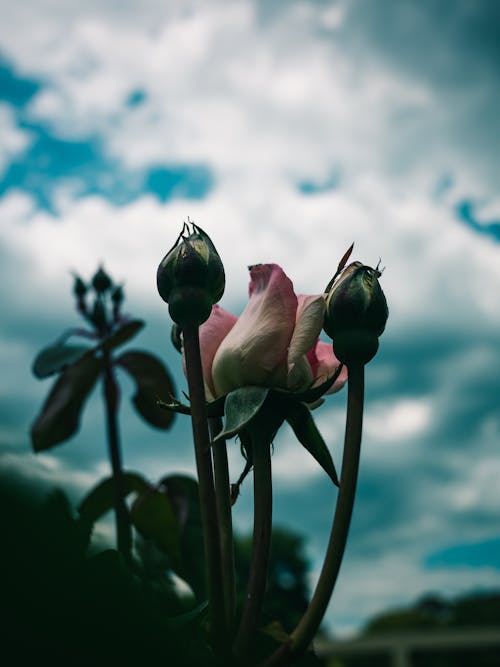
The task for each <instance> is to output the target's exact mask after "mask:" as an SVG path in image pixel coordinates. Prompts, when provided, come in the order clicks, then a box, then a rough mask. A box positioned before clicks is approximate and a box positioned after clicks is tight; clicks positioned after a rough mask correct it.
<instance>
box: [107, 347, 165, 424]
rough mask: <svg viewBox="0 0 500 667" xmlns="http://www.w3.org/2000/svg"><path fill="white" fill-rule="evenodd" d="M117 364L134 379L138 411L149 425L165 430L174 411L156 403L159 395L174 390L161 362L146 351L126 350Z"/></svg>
mask: <svg viewBox="0 0 500 667" xmlns="http://www.w3.org/2000/svg"><path fill="white" fill-rule="evenodd" d="M116 363H117V364H118V365H119V366H121V367H122V368H123V369H124V370H126V371H127V373H129V374H130V375H131V376H132V378H133V379H134V381H135V384H136V393H135V394H134V397H133V399H132V401H133V403H134V405H135V408H136V410H137V412H138V413H139V414H140V415H141V417H142V418H143V419H145V420H146V421H147V422H148V424H151V426H156V428H161V429H167V428H168V427H169V426H170V425H171V423H172V420H173V418H174V413H173V412H171V411H168V410H163V409H162V408H161V407H160V406H159V405H158V399H159V397H167V396H171V395H172V394H173V393H174V386H173V380H172V378H171V377H170V374H169V373H168V371H167V369H166V368H165V366H164V365H163V363H162V362H161V361H160V360H159V359H157V358H156V357H154V356H153V355H151V354H149V353H147V352H139V351H136V350H134V351H131V352H125V353H124V354H122V355H121V356H120V357H118V359H117V360H116Z"/></svg>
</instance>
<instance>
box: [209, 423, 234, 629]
mask: <svg viewBox="0 0 500 667" xmlns="http://www.w3.org/2000/svg"><path fill="white" fill-rule="evenodd" d="M209 426H210V432H211V434H212V439H213V438H215V436H216V435H217V434H218V433H220V432H221V431H222V419H221V418H220V417H212V418H211V419H210V420H209ZM212 456H213V459H214V473H215V499H216V503H217V516H218V519H219V531H220V552H221V566H222V586H223V591H224V607H225V611H226V626H227V629H228V631H229V633H230V634H231V635H232V632H233V629H234V617H235V611H236V588H235V568H234V543H233V523H232V516H231V486H230V482H229V466H228V462H227V447H226V441H225V440H219V441H217V442H216V443H215V444H214V445H213V446H212Z"/></svg>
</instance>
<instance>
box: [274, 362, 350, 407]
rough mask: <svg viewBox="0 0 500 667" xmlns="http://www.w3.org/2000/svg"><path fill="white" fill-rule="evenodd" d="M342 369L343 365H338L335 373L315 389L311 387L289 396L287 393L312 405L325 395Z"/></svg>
mask: <svg viewBox="0 0 500 667" xmlns="http://www.w3.org/2000/svg"><path fill="white" fill-rule="evenodd" d="M343 367H344V364H339V365H338V366H337V368H336V369H335V373H334V374H333V375H332V377H331V378H328V380H326V382H323V383H322V384H320V385H318V386H317V387H311V388H310V389H306V390H305V391H301V392H298V393H295V394H290V392H287V393H288V394H289V395H291V396H293V398H295V399H296V400H297V401H300V402H302V403H314V402H315V401H317V400H319V399H320V398H321V397H322V396H323V394H326V392H327V391H328V390H329V389H330V387H332V386H333V384H334V382H335V381H336V380H337V379H338V377H339V375H340V373H341V372H342V369H343Z"/></svg>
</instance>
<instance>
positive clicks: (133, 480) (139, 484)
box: [78, 472, 151, 524]
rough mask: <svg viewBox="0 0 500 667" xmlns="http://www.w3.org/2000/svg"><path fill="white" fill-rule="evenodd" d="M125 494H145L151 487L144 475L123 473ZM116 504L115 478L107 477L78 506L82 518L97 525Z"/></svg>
mask: <svg viewBox="0 0 500 667" xmlns="http://www.w3.org/2000/svg"><path fill="white" fill-rule="evenodd" d="M123 485H124V493H125V495H128V494H129V493H132V492H135V493H145V492H146V491H148V490H149V489H150V488H151V486H150V484H149V483H148V482H147V481H146V479H145V478H144V477H142V475H139V474H137V473H135V472H124V473H123ZM114 503H115V483H114V479H113V477H107V478H106V479H103V480H102V481H101V482H99V483H98V484H97V485H96V486H94V488H93V489H92V490H91V491H89V493H88V494H87V495H86V496H85V498H84V499H83V500H82V501H81V503H80V505H79V506H78V512H79V513H80V517H81V518H82V519H83V520H84V521H87V522H88V523H90V524H93V523H95V522H96V521H97V520H98V519H100V518H101V517H102V516H104V514H106V512H109V511H110V510H111V509H113V507H114Z"/></svg>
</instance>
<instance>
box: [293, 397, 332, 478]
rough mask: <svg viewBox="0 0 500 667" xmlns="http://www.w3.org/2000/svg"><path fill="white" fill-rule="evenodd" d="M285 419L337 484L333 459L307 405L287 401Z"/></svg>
mask: <svg viewBox="0 0 500 667" xmlns="http://www.w3.org/2000/svg"><path fill="white" fill-rule="evenodd" d="M285 419H286V420H287V422H288V423H289V424H290V426H291V427H292V429H293V432H294V433H295V435H296V436H297V439H298V440H299V442H300V443H301V444H302V445H303V446H304V447H305V448H306V449H307V451H308V452H309V453H310V454H312V456H313V457H314V458H315V459H316V461H317V462H318V463H319V464H320V466H321V467H322V468H323V470H324V471H325V472H326V473H327V474H328V475H329V477H330V478H331V480H332V482H333V483H334V484H335V485H336V486H339V480H338V477H337V472H336V470H335V465H334V463H333V459H332V457H331V454H330V452H329V450H328V447H327V446H326V444H325V441H324V440H323V437H322V436H321V433H320V432H319V431H318V429H317V427H316V424H315V423H314V419H313V417H312V415H311V411H310V410H309V408H308V407H307V405H305V404H304V403H299V402H297V401H287V403H286V413H285Z"/></svg>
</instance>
